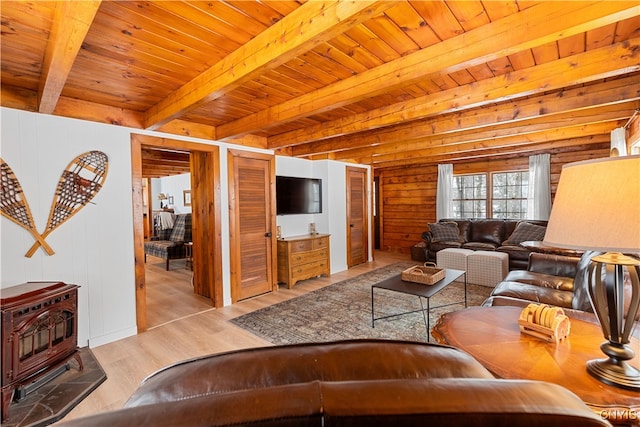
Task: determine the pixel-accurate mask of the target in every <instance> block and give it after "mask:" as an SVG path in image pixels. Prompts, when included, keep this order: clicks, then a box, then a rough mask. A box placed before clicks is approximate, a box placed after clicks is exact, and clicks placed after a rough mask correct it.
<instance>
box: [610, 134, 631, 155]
mask: <svg viewBox="0 0 640 427" xmlns="http://www.w3.org/2000/svg"><path fill="white" fill-rule="evenodd" d="M626 155H627V131H626V129H625V128H623V127H621V128H616V129H614V130H612V131H611V154H610V156H611V157H617V156H626Z"/></svg>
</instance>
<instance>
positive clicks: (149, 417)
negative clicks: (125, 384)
mask: <svg viewBox="0 0 640 427" xmlns="http://www.w3.org/2000/svg"><path fill="white" fill-rule="evenodd" d="M60 425H62V426H66V427H72V426H89V425H90V426H105V427H106V426H108V427H117V426H132V425H153V426H159V425H171V426H232V425H234V426H235V425H251V426H327V427H328V426H393V427H400V426H415V425H430V426H447V427H453V426H468V425H474V426H519V425H527V426H535V425H540V426H542V425H544V426H562V427H569V426H581V427H584V426H606V425H610V424H609V423H608V422H607V421H605V420H603V419H601V417H599V416H597V415H596V413H595V412H592V411H591V410H590V409H589V408H588V407H587V406H586V405H585V404H584V403H583V402H582V401H581V400H580V399H579V398H578V397H577V396H576V395H574V394H573V393H571V392H570V391H568V390H566V389H564V388H562V387H560V386H558V385H555V384H550V383H545V382H539V381H529V380H500V379H495V378H494V377H493V376H492V375H491V373H490V372H489V371H487V370H486V369H485V368H484V367H482V366H481V365H480V364H479V363H478V362H477V361H476V360H475V359H473V358H472V357H471V356H469V355H468V354H466V353H464V352H462V351H460V350H457V349H455V348H453V347H447V346H442V345H436V344H426V343H413V342H406V341H385V340H351V341H339V342H329V343H314V344H296V345H285V346H275V347H263V348H252V349H246V350H239V351H234V352H229V353H224V354H217V355H211V356H206V357H200V358H196V359H191V360H187V361H184V362H181V363H177V364H175V365H172V366H169V367H167V368H165V369H162V370H160V371H158V372H156V373H155V374H153V375H151V376H149V377H148V378H147V379H145V380H144V381H143V383H142V384H141V385H140V387H139V388H138V390H137V391H135V392H134V394H133V395H132V396H131V398H130V399H129V400H128V401H127V402H126V403H125V405H124V408H122V409H119V410H115V411H110V412H106V413H102V414H97V415H94V416H90V417H86V418H79V419H75V420H71V421H68V422H63V423H61V424H60Z"/></svg>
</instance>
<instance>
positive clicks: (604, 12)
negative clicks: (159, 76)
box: [217, 1, 638, 139]
mask: <svg viewBox="0 0 640 427" xmlns="http://www.w3.org/2000/svg"><path fill="white" fill-rule="evenodd" d="M581 6H582V7H581V8H579V9H577V8H576V7H575V4H571V3H569V2H551V3H549V2H545V3H543V4H537V5H534V6H532V7H530V8H528V9H525V10H524V11H522V12H519V13H516V14H513V15H510V16H507V17H505V18H503V19H499V20H497V21H495V22H492V23H491V24H487V25H484V26H481V27H478V28H476V29H473V30H471V31H468V32H466V33H463V34H461V35H459V36H457V37H453V38H450V39H448V40H444V41H443V42H441V43H437V44H435V45H432V46H430V47H427V48H424V49H422V50H419V51H416V52H415V53H413V54H410V55H407V56H404V57H401V58H399V59H397V60H395V61H391V62H388V63H386V64H383V65H381V66H378V67H376V68H373V69H370V70H368V71H365V72H363V73H361V74H359V75H356V76H353V77H351V78H347V79H344V80H341V81H339V82H336V83H334V84H332V85H329V86H325V87H324V88H321V89H318V90H316V91H314V92H312V93H308V94H305V95H302V96H299V97H297V98H294V99H292V100H289V101H286V102H283V103H281V104H279V105H276V106H274V107H271V108H268V109H265V110H262V111H260V112H257V113H255V114H251V115H248V116H245V117H243V118H241V119H238V120H235V121H233V122H229V123H226V124H223V125H221V126H219V127H218V128H217V136H218V138H221V139H224V138H227V137H230V136H234V135H241V134H245V133H251V132H254V131H256V130H258V129H264V128H268V127H273V126H275V125H278V124H282V123H285V122H288V121H292V120H295V119H298V118H301V117H305V116H309V115H312V114H314V113H320V112H323V111H324V110H326V109H328V108H336V107H337V106H344V105H347V104H350V103H353V102H356V101H359V100H361V99H364V98H368V97H371V96H374V95H377V94H381V93H383V92H385V91H388V90H390V89H393V88H396V87H399V86H400V85H407V84H409V83H413V82H416V81H418V80H420V79H422V78H424V77H425V76H428V75H431V74H448V73H452V72H455V71H460V70H463V69H465V68H467V67H471V66H474V65H479V64H482V63H485V62H487V61H490V60H494V59H498V58H503V57H505V56H507V55H511V54H515V53H518V52H520V51H522V50H524V49H528V48H531V47H534V46H536V45H541V44H545V43H549V42H553V41H556V40H558V39H561V38H565V37H569V36H571V35H575V34H579V33H582V32H585V31H588V30H590V29H593V28H597V27H600V26H603V25H606V24H609V23H613V22H616V21H618V20H620V19H624V18H625V17H632V16H634V15H637V14H638V9H637V8H638V6H637V3H636V2H606V1H601V2H591V3H587V2H585V3H584V4H581ZM523 23H526V25H523Z"/></svg>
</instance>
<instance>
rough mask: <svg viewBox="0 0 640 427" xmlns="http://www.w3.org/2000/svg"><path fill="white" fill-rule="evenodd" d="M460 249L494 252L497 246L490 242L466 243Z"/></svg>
mask: <svg viewBox="0 0 640 427" xmlns="http://www.w3.org/2000/svg"><path fill="white" fill-rule="evenodd" d="M462 247H463V248H464V249H471V250H474V251H495V250H496V248H497V247H498V244H497V243H492V242H467V243H465V244H464V245H462Z"/></svg>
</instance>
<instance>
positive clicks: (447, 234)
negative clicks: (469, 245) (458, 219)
mask: <svg viewBox="0 0 640 427" xmlns="http://www.w3.org/2000/svg"><path fill="white" fill-rule="evenodd" d="M429 230H431V239H432V240H431V241H432V242H459V241H461V240H462V239H461V238H460V229H459V228H458V224H457V223H455V222H436V223H432V224H429Z"/></svg>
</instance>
